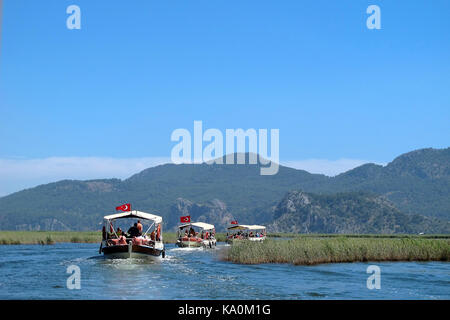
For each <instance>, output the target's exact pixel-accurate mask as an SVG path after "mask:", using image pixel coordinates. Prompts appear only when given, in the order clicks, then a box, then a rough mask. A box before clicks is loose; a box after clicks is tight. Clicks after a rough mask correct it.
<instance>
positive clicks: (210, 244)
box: [176, 239, 216, 248]
mask: <svg viewBox="0 0 450 320" xmlns="http://www.w3.org/2000/svg"><path fill="white" fill-rule="evenodd" d="M176 245H177V246H178V247H180V248H200V247H204V248H214V247H215V246H216V240H215V239H210V240H202V241H189V240H180V239H178V240H177V243H176Z"/></svg>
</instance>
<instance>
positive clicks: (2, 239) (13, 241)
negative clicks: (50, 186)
mask: <svg viewBox="0 0 450 320" xmlns="http://www.w3.org/2000/svg"><path fill="white" fill-rule="evenodd" d="M163 236H164V242H165V243H175V242H176V241H177V237H176V233H175V232H164V234H163ZM101 237H102V233H101V232H100V231H0V245H19V244H40V245H51V244H55V243H64V242H66V243H99V242H100V241H101ZM267 237H268V238H273V239H277V240H292V239H299V238H305V239H307V238H312V239H328V238H330V239H333V238H339V239H340V238H364V239H370V238H376V239H449V240H450V234H424V235H415V234H318V233H311V234H296V233H272V234H268V235H267ZM216 239H217V241H218V242H224V241H225V240H226V234H225V233H217V234H216Z"/></svg>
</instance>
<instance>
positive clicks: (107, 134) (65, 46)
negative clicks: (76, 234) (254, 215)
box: [0, 0, 450, 196]
mask: <svg viewBox="0 0 450 320" xmlns="http://www.w3.org/2000/svg"><path fill="white" fill-rule="evenodd" d="M71 4H76V5H78V6H79V7H80V8H81V30H68V29H67V28H66V19H67V17H68V14H66V8H67V7H68V6H69V5H71ZM370 4H376V5H379V6H380V8H381V26H382V29H381V30H368V29H367V28H366V19H367V17H368V14H366V8H367V7H368V6H369V5H370ZM449 12H450V2H449V1H425V0H420V1H381V0H372V1H357V0H353V1H328V0H327V1H298V0H297V1H294V0H283V1H274V0H263V1H261V0H259V1H254V0H229V1H219V0H213V1H212V0H191V1H186V0H174V1H162V0H157V1H156V0H149V1H136V0H130V1H101V0H95V1H92V0H91V1H85V0H71V1H62V0H61V1H49V0H48V1H24V0H5V1H3V24H2V43H1V52H0V164H2V167H3V168H1V167H0V181H2V182H3V183H2V185H7V187H3V188H4V189H1V188H0V196H1V195H2V194H6V193H9V192H12V191H16V190H18V189H20V188H23V187H29V186H33V185H35V184H38V183H43V182H47V181H52V180H55V179H59V178H63V177H68V178H74V179H75V178H80V179H84V178H92V177H112V176H119V177H121V178H123V177H126V176H127V175H129V174H131V173H132V172H133V171H134V170H139V169H141V168H143V167H145V166H147V165H150V164H157V163H160V162H164V159H166V158H169V157H170V152H171V149H172V147H173V146H174V144H175V143H174V142H171V141H170V135H171V133H172V131H173V130H175V129H177V128H187V129H189V130H191V131H192V130H193V121H194V120H202V121H203V126H204V128H205V129H207V128H218V129H220V130H223V131H225V129H226V128H243V129H248V128H267V129H271V128H278V129H280V160H281V162H282V163H283V162H286V163H287V162H289V163H290V164H291V165H292V166H294V167H295V166H297V167H302V165H301V164H303V165H304V164H305V163H307V162H308V161H312V160H317V162H316V164H314V163H313V164H312V167H307V166H306V167H305V166H303V167H304V168H306V169H309V170H310V171H316V172H323V173H327V174H333V173H337V172H339V171H342V170H343V169H342V168H344V169H346V168H347V167H348V166H350V167H352V166H354V165H357V164H359V163H361V162H365V161H374V162H379V163H386V162H389V161H391V160H392V159H393V158H394V157H396V156H398V155H399V154H401V153H404V152H407V151H411V150H414V149H418V148H424V147H435V148H442V147H448V142H449V138H450V130H449V123H450V121H449V120H450V111H449V110H450V90H449V88H450V59H449V58H450V16H449ZM46 159H47V160H48V159H53V160H52V161H53V162H52V161H47V160H46ZM55 159H56V160H55ZM58 159H59V160H58ZM61 159H66V160H67V161H68V163H70V164H71V165H68V164H67V162H64V161H63V160H61ZM80 159H81V160H80ZM83 159H84V160H83ZM89 159H91V160H92V161H94V162H95V163H96V165H92V166H91V167H89V163H91V162H89ZM101 159H109V160H108V161H112V162H114V160H115V159H117V161H122V163H125V164H124V165H123V166H125V167H127V168H129V169H128V171H127V170H125V169H124V171H123V172H122V171H120V170H119V169H118V167H117V166H116V165H117V163H116V164H115V165H112V166H110V167H106V164H105V165H104V168H103V169H104V170H99V166H100V167H101V165H99V161H100V163H101ZM124 159H128V160H127V161H129V162H126V161H125V162H123V161H124ZM136 159H137V160H136ZM78 160H80V161H78ZM30 161H34V162H33V163H34V164H35V165H36V161H41V162H39V165H38V166H37V167H33V166H31V167H30V163H31V162H30ZM46 161H47V162H46ZM55 161H56V162H58V161H63V164H62V165H60V166H59V167H58V169H57V170H56V169H54V168H55V167H54V166H55ZM83 161H87V162H86V163H85V164H83V165H80V163H84V162H83ZM133 161H134V162H133ZM136 161H141V162H139V163H140V164H141V165H140V166H139V165H136ZM143 161H144V162H143ZM339 161H344V162H345V161H347V162H345V164H344V165H343V167H342V168H341V169H334V171H333V170H332V169H330V168H329V167H327V163H328V165H329V166H331V167H332V166H333V165H336V163H337V162H339ZM64 163H65V164H64ZM77 163H78V165H77ZM308 163H310V162H308ZM350 163H353V165H349V164H350ZM73 165H76V166H78V167H81V168H79V170H74V168H73ZM52 166H53V167H52ZM61 166H62V167H61ZM346 166H347V167H346ZM338 167H339V166H338ZM36 168H37V169H36ZM39 168H40V169H39ZM52 168H53V169H52ZM27 170H28V171H27ZM52 170H53V171H52ZM55 170H56V171H58V170H59V171H58V174H55V173H54V172H55ZM64 170H66V171H64ZM114 170H116V171H114ZM23 172H29V173H28V174H22V175H20V173H23ZM32 172H34V175H32V174H31V173H32ZM52 172H53V173H52ZM114 172H117V174H114ZM102 175H103V176H102Z"/></svg>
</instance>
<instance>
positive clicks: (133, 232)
mask: <svg viewBox="0 0 450 320" xmlns="http://www.w3.org/2000/svg"><path fill="white" fill-rule="evenodd" d="M127 233H128V234H129V235H130V237H131V238H134V237H139V236H140V235H141V233H140V232H139V229H138V227H137V223H135V224H134V226H132V227H131V228H130V229H128V231H127Z"/></svg>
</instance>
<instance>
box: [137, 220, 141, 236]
mask: <svg viewBox="0 0 450 320" xmlns="http://www.w3.org/2000/svg"><path fill="white" fill-rule="evenodd" d="M137 228H138V229H139V232H140V233H141V234H142V223H141V220H138V222H137Z"/></svg>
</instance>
